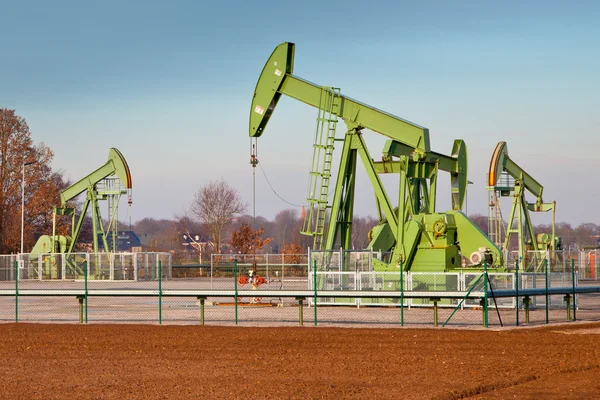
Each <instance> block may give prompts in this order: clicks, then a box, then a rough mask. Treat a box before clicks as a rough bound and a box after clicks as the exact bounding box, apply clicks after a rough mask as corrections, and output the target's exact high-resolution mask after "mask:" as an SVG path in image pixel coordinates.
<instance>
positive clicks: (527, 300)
mask: <svg viewBox="0 0 600 400" xmlns="http://www.w3.org/2000/svg"><path fill="white" fill-rule="evenodd" d="M530 303H531V298H530V297H529V296H525V297H524V298H523V307H524V308H525V323H527V324H528V323H529V304H530Z"/></svg>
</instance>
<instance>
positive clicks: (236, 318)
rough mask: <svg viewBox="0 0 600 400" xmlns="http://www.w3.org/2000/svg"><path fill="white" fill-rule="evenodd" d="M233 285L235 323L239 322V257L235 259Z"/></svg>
mask: <svg viewBox="0 0 600 400" xmlns="http://www.w3.org/2000/svg"><path fill="white" fill-rule="evenodd" d="M233 287H234V292H235V300H234V304H235V324H236V325H237V324H238V286H237V259H235V260H233Z"/></svg>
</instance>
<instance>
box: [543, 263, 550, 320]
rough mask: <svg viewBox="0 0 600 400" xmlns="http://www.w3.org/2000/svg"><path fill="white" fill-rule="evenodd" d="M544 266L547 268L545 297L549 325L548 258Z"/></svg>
mask: <svg viewBox="0 0 600 400" xmlns="http://www.w3.org/2000/svg"><path fill="white" fill-rule="evenodd" d="M544 264H545V267H546V268H545V269H546V285H545V286H546V288H545V289H544V293H545V296H546V324H547V323H548V322H549V318H548V310H549V307H550V304H548V300H549V299H548V259H547V258H546V260H545V262H544Z"/></svg>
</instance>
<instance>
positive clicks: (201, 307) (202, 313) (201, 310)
mask: <svg viewBox="0 0 600 400" xmlns="http://www.w3.org/2000/svg"><path fill="white" fill-rule="evenodd" d="M205 299H206V297H204V296H198V301H199V302H200V325H204V300H205Z"/></svg>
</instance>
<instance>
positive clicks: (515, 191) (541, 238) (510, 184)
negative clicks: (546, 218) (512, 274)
mask: <svg viewBox="0 0 600 400" xmlns="http://www.w3.org/2000/svg"><path fill="white" fill-rule="evenodd" d="M502 174H506V175H507V176H509V177H511V178H512V180H509V179H501V176H502ZM488 190H489V191H490V193H493V194H494V196H495V197H494V198H491V200H490V207H491V208H494V209H495V208H499V197H498V195H499V196H500V197H501V196H512V198H513V201H512V207H511V211H510V216H509V218H508V221H507V225H506V229H505V232H506V234H505V237H504V240H503V246H502V248H503V249H504V251H508V249H509V248H510V242H511V238H512V237H514V236H515V235H516V237H517V240H518V246H519V247H518V248H519V250H518V255H519V261H520V263H521V265H524V267H525V268H526V269H535V270H538V271H539V270H543V267H544V265H543V263H544V260H545V259H546V256H545V255H544V254H542V253H545V252H546V251H550V252H554V251H555V250H558V247H560V238H559V237H557V236H556V235H555V220H556V218H555V214H556V202H555V201H553V202H551V203H544V200H543V192H544V187H543V186H542V185H541V184H540V183H539V182H538V181H537V180H535V179H534V178H533V177H532V176H531V175H530V174H528V173H527V172H526V171H525V170H524V169H523V168H521V167H520V166H519V165H518V164H517V163H516V162H514V161H513V160H512V159H511V158H510V157H509V156H508V146H507V145H506V142H500V143H498V144H497V145H496V148H495V149H494V153H493V154H492V159H491V160H490V168H489V172H488ZM526 192H529V193H531V194H532V195H533V196H535V202H533V203H529V202H527V199H526V198H525V194H526ZM530 211H531V212H548V211H552V232H551V233H550V234H537V235H536V234H535V232H534V229H533V228H534V227H533V224H532V223H531V216H530V213H529V212H530ZM497 215H498V213H495V212H493V211H491V212H490V219H493V218H497V217H496V216H497ZM503 224H504V222H503V221H493V222H492V223H490V224H489V227H490V237H494V238H496V240H497V242H500V241H502V237H501V236H502V235H501V233H500V227H501V226H503ZM492 230H494V232H492ZM528 250H533V251H532V252H531V254H532V257H530V258H531V260H527V257H526V255H527V254H526V252H527V251H528ZM527 261H531V262H532V264H531V265H532V267H528V264H529V262H527Z"/></svg>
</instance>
